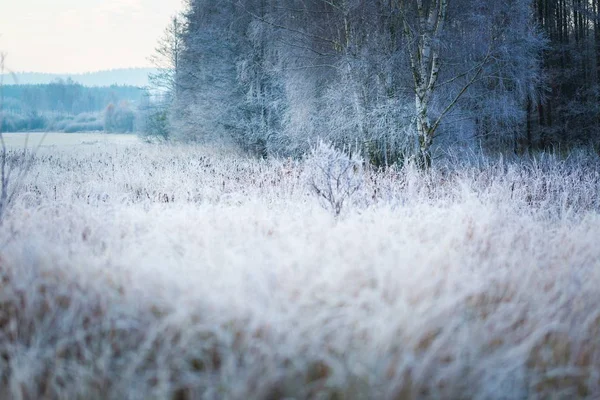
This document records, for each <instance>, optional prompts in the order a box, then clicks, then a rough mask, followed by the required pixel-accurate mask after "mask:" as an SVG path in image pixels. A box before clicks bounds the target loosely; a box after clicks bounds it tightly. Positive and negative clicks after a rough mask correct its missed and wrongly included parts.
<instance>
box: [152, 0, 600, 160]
mask: <svg viewBox="0 0 600 400" xmlns="http://www.w3.org/2000/svg"><path fill="white" fill-rule="evenodd" d="M599 15H600V1H599V0H535V1H534V0H507V1H481V0H455V1H447V0H429V1H387V0H385V1H379V0H378V1H358V0H310V1H305V0H239V1H227V2H222V1H213V0H189V1H188V8H187V10H186V11H185V12H184V14H183V15H182V16H181V17H177V18H175V19H173V21H172V24H171V25H170V26H169V27H168V29H167V30H166V33H165V37H164V38H163V40H162V41H161V42H160V43H159V47H158V52H157V55H156V57H157V60H158V61H159V62H157V63H156V64H157V66H158V67H159V68H160V71H162V75H160V74H159V75H158V76H159V77H160V78H161V79H160V81H159V82H158V86H160V87H168V88H169V90H170V93H171V96H170V97H169V102H168V104H166V106H167V108H166V111H167V112H168V119H167V122H168V124H167V125H168V126H167V127H166V129H167V130H168V132H169V134H170V135H172V136H176V137H178V138H181V139H185V140H229V141H232V142H234V143H237V144H238V145H240V146H242V147H243V148H245V149H248V150H249V151H253V152H255V153H257V154H260V155H262V156H268V155H270V154H290V155H293V154H302V153H303V152H305V151H306V149H307V148H309V147H310V146H311V143H314V142H315V141H316V140H319V138H321V139H325V140H327V141H329V142H331V143H333V144H334V145H336V146H338V147H358V148H360V149H361V152H362V153H363V154H365V155H367V156H368V157H369V159H370V160H371V162H373V163H374V164H376V165H389V164H393V163H396V162H399V161H402V160H406V159H407V158H416V159H418V160H419V163H421V164H423V165H429V164H431V161H432V159H435V158H436V157H437V155H439V154H442V153H444V152H446V151H447V150H448V149H450V148H456V147H457V146H458V147H460V148H467V149H481V148H482V149H484V150H490V151H494V152H496V151H503V152H514V153H517V154H522V153H524V152H531V151H539V150H549V149H551V150H557V149H561V150H563V149H568V148H572V147H575V146H585V147H588V148H591V147H595V148H596V149H600V16H599Z"/></svg>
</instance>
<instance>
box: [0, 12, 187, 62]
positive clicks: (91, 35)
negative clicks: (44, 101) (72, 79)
mask: <svg viewBox="0 0 600 400" xmlns="http://www.w3.org/2000/svg"><path fill="white" fill-rule="evenodd" d="M182 7H183V6H182V0H0V51H1V52H4V53H6V54H7V56H6V66H7V67H8V68H10V70H12V71H14V72H52V73H81V72H90V71H99V70H105V69H113V68H129V67H147V66H150V63H149V62H148V57H149V56H150V55H151V54H152V53H153V51H154V48H155V47H156V42H157V40H158V39H159V38H160V37H161V35H162V33H163V31H164V29H165V28H166V26H167V25H168V23H169V19H170V18H171V17H172V16H173V15H175V14H176V13H177V12H178V11H181V9H182Z"/></svg>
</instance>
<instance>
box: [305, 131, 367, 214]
mask: <svg viewBox="0 0 600 400" xmlns="http://www.w3.org/2000/svg"><path fill="white" fill-rule="evenodd" d="M306 167H307V168H306V171H305V172H306V174H307V180H308V184H309V185H310V188H311V190H312V191H313V192H314V193H315V194H316V195H317V196H318V197H319V200H320V201H321V204H323V205H324V206H325V207H326V208H328V209H329V210H331V212H333V214H334V215H335V216H336V217H337V216H338V215H340V213H341V212H342V208H343V207H344V204H345V203H346V202H348V201H350V199H351V197H352V196H353V195H354V194H355V193H356V192H357V191H358V190H359V189H360V187H361V185H362V182H363V175H364V174H363V160H362V158H361V157H360V156H358V155H357V154H356V153H348V152H345V151H340V150H338V149H336V148H335V147H333V145H332V144H328V143H325V142H323V141H320V142H319V144H318V145H317V146H316V147H314V148H313V149H312V151H311V153H310V155H309V156H308V157H307V159H306Z"/></svg>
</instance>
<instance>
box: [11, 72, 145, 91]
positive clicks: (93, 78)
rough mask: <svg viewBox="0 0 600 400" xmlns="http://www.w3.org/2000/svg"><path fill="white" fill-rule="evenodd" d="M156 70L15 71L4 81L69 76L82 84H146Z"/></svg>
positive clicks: (27, 81) (33, 81)
mask: <svg viewBox="0 0 600 400" xmlns="http://www.w3.org/2000/svg"><path fill="white" fill-rule="evenodd" d="M154 72H156V69H154V68H122V69H113V70H108V71H98V72H87V73H84V74H46V73H39V72H17V73H15V74H11V75H8V74H6V75H5V77H4V83H5V84H7V85H10V84H20V85H26V84H47V83H51V82H54V81H56V80H57V79H67V78H71V79H72V80H73V81H75V82H77V83H80V84H82V85H84V86H111V85H128V86H140V87H141V86H147V85H148V74H150V73H154Z"/></svg>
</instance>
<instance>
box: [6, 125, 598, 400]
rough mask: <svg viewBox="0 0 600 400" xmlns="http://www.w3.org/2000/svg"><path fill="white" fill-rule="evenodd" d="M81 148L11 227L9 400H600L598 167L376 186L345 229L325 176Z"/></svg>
mask: <svg viewBox="0 0 600 400" xmlns="http://www.w3.org/2000/svg"><path fill="white" fill-rule="evenodd" d="M65 137H66V136H65ZM65 137H60V136H56V135H50V136H49V137H48V138H47V139H46V140H47V141H45V142H44V145H43V146H42V147H40V148H39V149H38V151H37V152H36V153H35V154H34V155H33V156H31V157H32V158H31V166H30V169H29V172H28V173H27V175H26V176H25V178H24V180H23V182H21V185H20V186H19V188H18V198H17V201H16V202H15V204H14V206H13V207H12V208H11V209H10V211H9V213H8V215H6V217H5V219H4V221H3V224H2V226H1V228H0V244H1V247H0V275H1V277H0V282H1V285H2V286H1V287H2V289H1V290H0V375H1V379H2V384H1V385H0V398H2V399H38V398H48V399H100V398H108V399H178V400H181V399H196V398H198V399H200V398H206V399H280V398H296V399H305V398H311V399H313V398H314V399H421V398H423V399H424V398H432V399H442V398H443V399H525V398H540V399H542V398H543V399H546V398H564V399H567V398H590V399H597V398H600V309H599V307H598V305H599V304H600V244H599V239H600V214H599V212H600V158H599V157H598V156H597V155H595V154H590V155H584V154H573V155H571V156H570V157H568V158H566V159H562V160H561V159H558V158H557V157H553V156H548V155H540V156H538V157H537V158H535V159H529V160H521V161H514V162H509V161H506V160H502V159H493V160H491V159H489V160H485V159H482V158H477V159H475V158H472V159H471V160H470V161H468V162H467V161H463V162H458V161H451V162H440V163H438V166H437V167H435V168H434V170H433V171H431V172H430V173H429V174H424V173H421V172H419V171H417V170H415V169H413V168H405V169H389V170H387V171H385V172H378V173H377V172H374V171H370V170H365V171H358V172H357V174H359V175H360V176H356V177H355V178H356V179H358V180H360V182H361V186H360V189H359V190H358V191H357V192H356V193H355V194H354V195H353V196H352V197H351V198H349V199H348V201H347V202H346V203H345V204H344V207H343V210H342V213H341V215H340V216H339V217H337V218H336V217H334V216H333V213H332V212H331V210H328V209H326V208H325V207H323V206H324V204H323V203H321V202H320V201H319V199H318V197H317V196H316V195H315V193H314V192H313V190H312V189H311V187H310V185H308V184H307V178H306V176H307V171H309V170H310V168H309V166H310V165H309V164H310V161H307V162H304V161H292V160H276V159H272V160H269V161H264V160H256V159H251V158H248V157H247V156H244V155H242V154H235V153H233V152H231V151H226V150H222V149H218V148H209V147H201V146H184V145H165V144H147V143H141V142H140V141H138V140H136V139H135V138H133V137H126V136H113V137H111V140H109V139H106V138H107V136H106V135H91V136H89V137H86V138H85V139H82V138H83V136H73V135H68V139H65ZM113 138H117V139H116V140H117V141H116V142H115V141H113V140H112V139H113ZM14 140H16V139H15V138H11V137H10V135H8V136H7V141H9V145H10V143H13V144H12V147H11V150H10V160H9V161H10V163H15V162H16V161H15V160H17V159H18V158H19V157H21V156H19V154H20V152H19V150H18V148H19V147H18V144H19V142H11V141H14ZM11 165H12V164H11ZM13 184H14V182H13Z"/></svg>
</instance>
